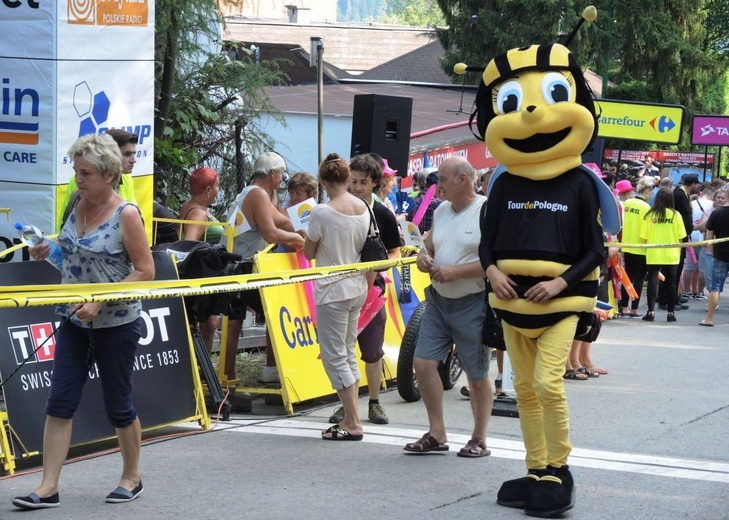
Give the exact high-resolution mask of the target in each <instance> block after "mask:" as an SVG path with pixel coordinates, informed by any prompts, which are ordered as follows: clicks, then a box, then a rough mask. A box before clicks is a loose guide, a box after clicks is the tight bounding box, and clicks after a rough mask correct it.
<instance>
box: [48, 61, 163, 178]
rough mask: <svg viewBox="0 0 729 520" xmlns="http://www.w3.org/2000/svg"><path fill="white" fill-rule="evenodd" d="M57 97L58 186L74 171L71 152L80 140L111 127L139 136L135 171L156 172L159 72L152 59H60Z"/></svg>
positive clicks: (135, 174) (142, 172) (142, 173)
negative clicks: (156, 85)
mask: <svg viewBox="0 0 729 520" xmlns="http://www.w3.org/2000/svg"><path fill="white" fill-rule="evenodd" d="M56 96H57V97H56V102H57V108H56V115H57V118H56V124H57V128H58V134H57V135H58V141H57V147H56V164H57V165H58V170H57V177H56V182H57V183H58V184H66V183H68V181H69V179H70V178H71V175H73V168H72V165H71V163H70V160H69V158H68V156H67V155H66V152H68V149H69V148H70V147H71V145H72V144H73V143H74V141H76V139H78V138H79V137H80V136H82V135H86V134H90V133H102V132H105V131H106V130H109V129H110V128H121V129H123V130H126V131H128V132H132V133H134V134H137V135H138V136H139V143H138V144H137V163H136V164H135V165H134V170H133V171H132V175H134V176H138V175H150V174H151V173H152V171H153V142H154V139H153V135H152V124H153V118H154V111H153V107H154V71H153V69H152V67H150V64H149V63H148V62H144V61H130V62H125V63H124V64H123V66H122V65H121V64H119V63H117V62H114V61H94V62H85V61H59V62H58V86H57V93H56Z"/></svg>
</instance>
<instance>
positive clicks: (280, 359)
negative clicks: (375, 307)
mask: <svg viewBox="0 0 729 520" xmlns="http://www.w3.org/2000/svg"><path fill="white" fill-rule="evenodd" d="M255 259H256V265H257V267H258V271H259V272H260V273H271V272H281V271H295V270H297V269H298V263H297V260H296V255H295V254H293V253H268V254H259V255H257V256H256V257H255ZM383 274H386V275H387V283H386V297H387V301H386V302H385V309H386V310H387V324H386V326H385V343H384V345H383V350H384V351H385V357H384V358H383V365H384V371H385V379H386V380H388V379H394V378H395V377H396V375H397V358H398V355H399V354H400V343H401V341H402V335H403V334H404V333H405V325H406V322H405V319H408V318H409V316H410V314H411V313H412V310H413V308H414V307H415V306H416V305H417V304H418V302H420V301H424V300H425V296H424V289H425V287H426V286H427V285H429V283H430V282H429V280H428V277H427V275H425V274H423V273H421V272H419V271H418V270H417V268H415V267H414V266H412V268H411V279H410V284H411V288H412V291H413V293H412V301H411V302H410V303H409V304H402V308H401V304H400V303H399V302H398V290H397V287H396V285H397V284H398V283H399V279H400V277H399V272H398V273H397V274H396V273H394V272H393V269H390V270H389V271H387V272H386V273H383ZM261 295H262V297H263V298H262V299H263V308H264V312H265V315H266V326H267V328H268V331H269V334H270V336H271V343H272V345H273V348H274V354H275V357H276V363H277V365H278V369H279V374H280V377H281V394H282V397H283V400H284V404H285V405H286V407H287V409H289V408H290V405H291V404H296V403H300V402H302V401H307V400H309V399H314V398H317V397H322V396H325V395H331V394H333V393H335V392H334V390H333V389H332V385H331V383H330V382H329V378H328V377H327V374H326V372H325V371H324V365H323V364H322V361H321V358H320V356H319V338H318V336H317V331H316V327H315V326H314V323H313V322H312V319H311V313H310V312H309V306H308V304H307V300H306V294H305V292H304V286H303V284H301V283H299V284H293V285H282V286H275V287H267V288H265V289H262V290H261ZM404 318H405V319H404ZM360 373H361V377H362V379H361V380H360V385H361V386H365V385H367V378H366V376H365V366H364V363H363V362H362V361H360Z"/></svg>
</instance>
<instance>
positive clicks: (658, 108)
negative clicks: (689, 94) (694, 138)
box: [595, 99, 684, 144]
mask: <svg viewBox="0 0 729 520" xmlns="http://www.w3.org/2000/svg"><path fill="white" fill-rule="evenodd" d="M595 105H596V109H597V111H598V114H599V117H598V122H599V129H598V133H597V135H598V137H609V138H613V139H631V140H634V141H650V142H654V143H666V144H678V142H679V141H680V140H681V129H682V128H683V114H684V108H683V107H682V106H681V105H656V104H650V103H628V102H625V101H613V100H605V99H601V100H599V101H596V103H595Z"/></svg>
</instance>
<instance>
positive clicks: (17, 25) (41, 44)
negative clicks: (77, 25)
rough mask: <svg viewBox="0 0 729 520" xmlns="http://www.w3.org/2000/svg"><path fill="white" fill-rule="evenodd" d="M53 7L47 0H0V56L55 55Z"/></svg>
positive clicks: (52, 3) (29, 56)
mask: <svg viewBox="0 0 729 520" xmlns="http://www.w3.org/2000/svg"><path fill="white" fill-rule="evenodd" d="M55 10H56V7H55V5H54V2H51V1H48V0H23V1H20V0H0V58H5V57H7V58H45V59H48V58H55V57H56V56H55V54H56V24H55V16H56V12H55Z"/></svg>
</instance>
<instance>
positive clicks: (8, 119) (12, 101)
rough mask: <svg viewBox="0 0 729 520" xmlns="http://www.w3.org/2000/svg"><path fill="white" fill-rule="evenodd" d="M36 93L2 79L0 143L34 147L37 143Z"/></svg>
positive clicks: (37, 106)
mask: <svg viewBox="0 0 729 520" xmlns="http://www.w3.org/2000/svg"><path fill="white" fill-rule="evenodd" d="M39 108H40V95H39V94H38V91H37V90H35V89H32V88H27V87H18V86H15V84H14V83H12V82H11V80H10V78H2V91H0V143H8V144H27V145H36V144H38V141H39V125H38V121H39V118H38V114H39V112H40V110H39Z"/></svg>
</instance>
